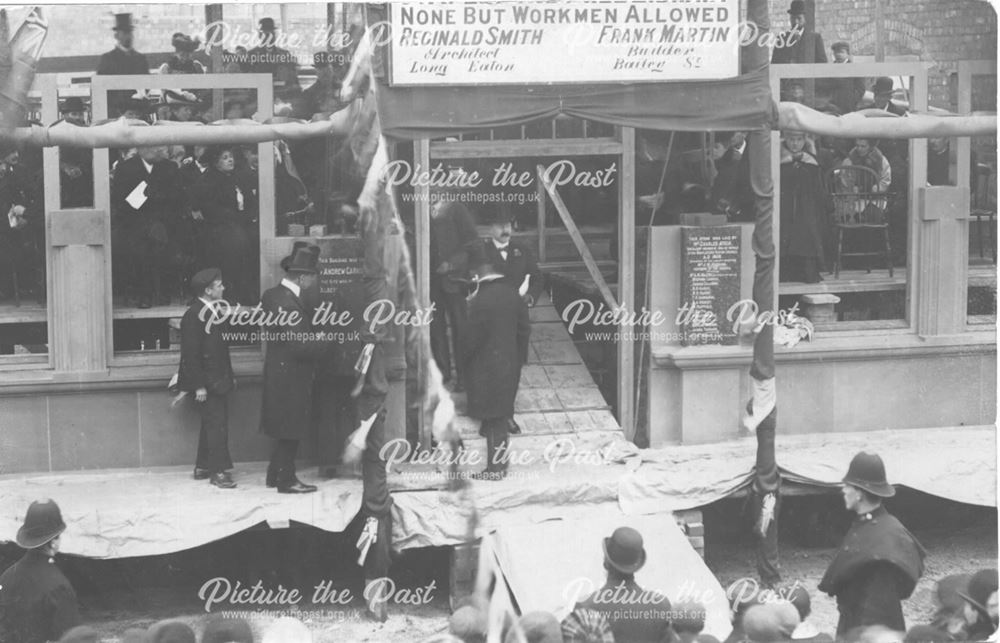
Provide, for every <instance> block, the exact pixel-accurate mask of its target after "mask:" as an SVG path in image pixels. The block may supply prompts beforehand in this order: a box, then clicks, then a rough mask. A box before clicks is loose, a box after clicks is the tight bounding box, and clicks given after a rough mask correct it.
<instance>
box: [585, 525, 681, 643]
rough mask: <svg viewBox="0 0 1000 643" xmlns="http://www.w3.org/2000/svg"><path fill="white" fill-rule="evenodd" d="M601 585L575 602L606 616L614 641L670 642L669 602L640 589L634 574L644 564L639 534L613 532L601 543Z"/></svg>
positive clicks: (621, 530) (622, 530) (627, 529)
mask: <svg viewBox="0 0 1000 643" xmlns="http://www.w3.org/2000/svg"><path fill="white" fill-rule="evenodd" d="M603 545H604V569H605V570H606V571H607V572H608V575H607V581H606V582H605V583H604V586H603V587H601V588H600V589H599V590H597V591H596V592H594V593H593V594H592V595H590V596H589V597H587V599H586V600H584V601H583V602H582V603H577V604H576V607H575V608H574V611H575V610H579V609H590V610H594V611H597V612H600V613H602V614H606V615H607V616H608V620H609V621H610V623H611V631H612V632H613V633H614V635H615V640H616V641H632V642H633V643H646V642H649V643H660V642H662V641H670V640H673V632H672V631H671V629H670V611H671V610H670V601H669V600H668V599H667V597H666V596H663V595H662V594H660V593H659V592H657V591H655V590H646V589H643V588H642V587H641V586H640V585H639V584H638V583H636V582H635V574H636V572H638V571H639V570H640V569H642V567H643V565H645V564H646V549H645V547H643V542H642V534H640V533H639V532H638V531H636V530H635V529H632V528H631V527H619V528H618V529H615V531H614V533H613V534H611V537H609V538H605V539H604V542H603Z"/></svg>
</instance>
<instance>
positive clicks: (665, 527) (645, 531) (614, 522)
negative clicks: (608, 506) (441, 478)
mask: <svg viewBox="0 0 1000 643" xmlns="http://www.w3.org/2000/svg"><path fill="white" fill-rule="evenodd" d="M623 526H629V527H633V528H634V529H636V530H638V531H639V533H640V534H642V535H643V546H644V548H645V550H646V564H645V565H644V566H643V568H642V569H640V570H639V571H638V572H637V573H636V575H635V580H636V582H637V583H638V584H639V585H640V586H641V587H642V588H643V589H644V590H655V591H657V592H660V593H661V594H664V595H665V596H666V597H667V598H668V599H669V600H670V603H671V606H672V607H675V606H676V605H677V604H678V603H680V602H697V603H701V604H702V605H704V606H705V608H706V610H707V618H706V619H705V633H707V634H712V635H714V636H715V637H717V638H718V639H719V640H722V639H724V638H725V637H726V636H728V635H729V632H730V630H731V629H732V628H731V626H730V624H729V606H728V602H727V600H726V595H725V590H723V588H722V586H721V585H720V584H719V581H718V580H716V578H715V576H714V575H713V574H712V572H711V571H710V570H709V569H708V567H707V566H706V565H705V561H704V560H702V558H701V556H699V555H698V553H697V552H696V551H695V550H694V549H693V548H692V547H691V545H690V544H689V543H688V540H687V538H686V537H685V536H684V534H683V533H681V530H680V528H679V527H678V526H677V523H676V522H675V521H674V518H673V516H672V515H671V514H660V515H657V516H641V517H640V516H632V517H620V516H617V515H615V512H595V513H593V514H592V515H591V516H590V517H589V518H587V519H583V520H552V521H548V522H543V523H540V524H536V525H517V526H511V527H502V528H500V529H498V530H497V531H496V532H495V533H493V534H492V536H491V537H490V538H489V539H488V541H484V546H488V547H491V548H492V550H493V553H494V555H495V556H496V560H497V562H498V564H499V567H500V570H501V571H502V572H503V575H504V579H505V580H506V582H507V586H508V588H509V589H510V591H511V594H512V595H513V597H514V600H515V601H516V602H517V607H518V609H520V611H521V613H522V614H526V613H528V612H533V611H536V610H540V611H544V612H550V613H553V614H555V615H556V617H557V618H559V619H560V620H561V619H563V618H565V617H566V615H568V614H569V612H570V611H571V610H572V607H573V605H575V604H576V603H577V602H580V601H583V600H584V599H586V598H587V597H588V596H589V595H590V594H591V593H593V591H594V590H597V589H599V588H600V587H601V586H602V585H603V584H604V581H605V571H604V567H603V563H604V555H603V553H602V552H603V548H602V539H604V538H607V537H608V536H610V535H611V533H612V532H613V531H614V530H615V529H617V528H618V527H623ZM648 607H649V605H648V603H647V604H646V605H643V604H642V601H641V599H640V600H637V604H635V605H631V606H630V609H634V610H636V611H639V610H643V609H648Z"/></svg>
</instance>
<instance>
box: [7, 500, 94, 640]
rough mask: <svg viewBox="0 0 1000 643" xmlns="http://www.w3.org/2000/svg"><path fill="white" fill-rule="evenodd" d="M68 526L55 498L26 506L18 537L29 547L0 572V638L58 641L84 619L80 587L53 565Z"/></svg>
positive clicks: (20, 542)
mask: <svg viewBox="0 0 1000 643" xmlns="http://www.w3.org/2000/svg"><path fill="white" fill-rule="evenodd" d="M65 530H66V523H64V522H63V519H62V513H61V512H60V511H59V505H57V504H56V503H55V502H54V501H52V500H47V499H46V500H36V501H35V502H33V503H31V506H30V507H28V513H27V515H25V517H24V525H22V526H21V528H20V529H19V530H18V531H17V538H16V540H17V544H18V546H20V547H21V548H23V549H27V550H28V551H27V553H25V555H24V557H23V558H21V560H19V561H17V562H16V563H14V564H13V565H12V566H10V567H9V568H8V569H7V571H5V572H4V573H3V575H2V576H0V641H10V642H11V643H14V642H15V641H16V642H17V643H46V641H56V640H59V637H61V636H62V635H63V634H64V633H65V632H66V631H68V630H70V629H72V628H74V627H76V626H77V625H79V624H80V612H79V608H78V606H77V601H76V592H74V591H73V587H72V586H71V585H70V584H69V581H68V580H67V579H66V577H65V576H64V575H63V573H62V572H61V571H59V568H58V567H56V566H55V564H53V563H54V562H55V560H54V557H55V555H56V553H57V552H58V551H59V537H60V534H62V532H63V531H65Z"/></svg>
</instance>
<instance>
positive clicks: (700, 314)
mask: <svg viewBox="0 0 1000 643" xmlns="http://www.w3.org/2000/svg"><path fill="white" fill-rule="evenodd" d="M741 242H742V236H741V234H740V227H739V226H707V227H690V228H688V227H685V228H681V309H680V310H679V311H678V322H679V324H678V326H679V328H680V330H681V333H682V338H683V339H682V343H683V344H684V345H685V346H696V345H700V344H724V345H732V344H736V342H737V338H736V334H735V333H734V332H733V324H732V322H730V321H729V320H728V319H726V313H727V312H728V311H729V309H730V308H731V307H732V306H733V304H735V303H736V302H738V301H739V300H740V245H741Z"/></svg>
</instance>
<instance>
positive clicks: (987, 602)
mask: <svg viewBox="0 0 1000 643" xmlns="http://www.w3.org/2000/svg"><path fill="white" fill-rule="evenodd" d="M959 596H961V597H962V598H963V599H965V607H964V609H965V622H966V624H967V626H968V632H969V640H970V641H982V640H985V639H986V638H989V637H990V636H991V635H992V634H993V633H994V632H996V631H997V619H998V615H1000V610H998V606H997V570H995V569H982V570H980V571H978V572H976V573H975V574H973V575H972V578H971V579H969V587H968V589H967V591H965V592H959Z"/></svg>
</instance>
